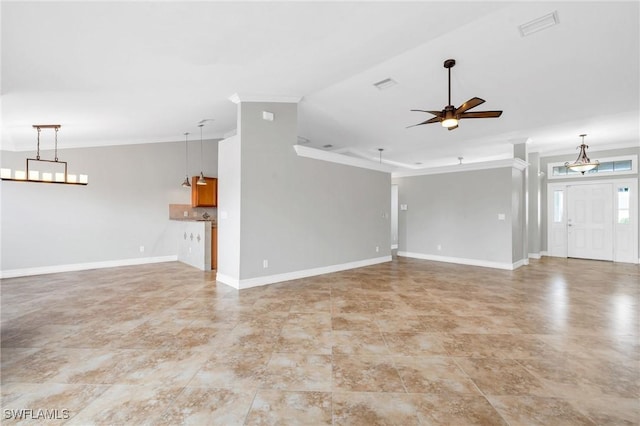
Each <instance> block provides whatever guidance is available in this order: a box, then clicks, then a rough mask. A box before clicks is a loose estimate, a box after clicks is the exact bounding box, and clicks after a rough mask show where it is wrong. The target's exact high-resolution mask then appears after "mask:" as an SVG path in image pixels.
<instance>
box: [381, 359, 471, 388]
mask: <svg viewBox="0 0 640 426" xmlns="http://www.w3.org/2000/svg"><path fill="white" fill-rule="evenodd" d="M393 362H394V365H395V367H396V369H397V370H398V373H399V374H400V377H401V378H402V382H403V383H404V386H405V388H406V389H407V392H409V393H432V394H446V393H454V394H476V395H479V394H480V391H479V390H478V388H477V387H476V385H475V384H474V383H473V381H472V380H471V379H469V377H468V376H467V375H466V374H465V373H464V372H463V371H462V370H461V369H460V368H459V367H458V365H457V364H456V363H455V361H454V360H452V359H450V358H444V357H399V356H394V357H393Z"/></svg>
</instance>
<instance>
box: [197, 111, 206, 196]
mask: <svg viewBox="0 0 640 426" xmlns="http://www.w3.org/2000/svg"><path fill="white" fill-rule="evenodd" d="M202 126H204V124H202V123H200V124H198V127H200V177H199V178H198V182H196V184H197V185H206V184H207V180H206V179H205V178H204V173H202Z"/></svg>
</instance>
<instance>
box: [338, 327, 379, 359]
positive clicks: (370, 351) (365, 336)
mask: <svg viewBox="0 0 640 426" xmlns="http://www.w3.org/2000/svg"><path fill="white" fill-rule="evenodd" d="M333 354H334V355H388V354H389V349H388V348H387V345H386V343H385V341H384V339H383V338H382V334H380V332H378V331H346V330H336V331H334V332H333Z"/></svg>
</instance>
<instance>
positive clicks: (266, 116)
mask: <svg viewBox="0 0 640 426" xmlns="http://www.w3.org/2000/svg"><path fill="white" fill-rule="evenodd" d="M262 119H263V120H267V121H273V119H274V114H273V113H272V112H269V111H262Z"/></svg>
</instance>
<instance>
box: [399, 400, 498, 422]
mask: <svg viewBox="0 0 640 426" xmlns="http://www.w3.org/2000/svg"><path fill="white" fill-rule="evenodd" d="M412 396H413V399H414V401H415V402H414V404H415V406H416V410H417V412H418V417H419V419H420V422H421V424H426V425H442V426H448V425H482V426H507V424H508V423H507V422H506V421H505V420H504V419H503V418H502V416H501V415H500V414H499V413H498V412H497V411H496V410H495V409H494V408H493V407H492V406H491V404H490V403H489V401H487V400H486V398H485V397H483V396H476V395H455V394H447V395H429V394H423V395H412Z"/></svg>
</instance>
